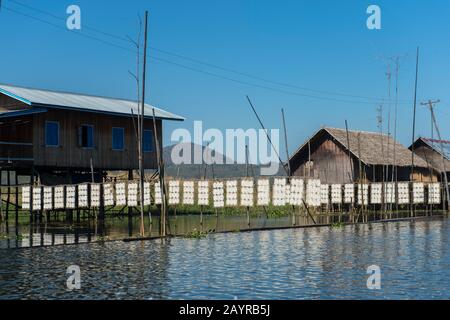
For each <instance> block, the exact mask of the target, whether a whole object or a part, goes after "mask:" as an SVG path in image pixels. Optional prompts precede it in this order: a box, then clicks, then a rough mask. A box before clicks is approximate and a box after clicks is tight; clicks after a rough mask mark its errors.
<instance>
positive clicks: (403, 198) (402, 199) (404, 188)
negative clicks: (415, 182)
mask: <svg viewBox="0 0 450 320" xmlns="http://www.w3.org/2000/svg"><path fill="white" fill-rule="evenodd" d="M397 192H398V204H409V203H410V201H409V183H408V182H400V183H398V184H397Z"/></svg>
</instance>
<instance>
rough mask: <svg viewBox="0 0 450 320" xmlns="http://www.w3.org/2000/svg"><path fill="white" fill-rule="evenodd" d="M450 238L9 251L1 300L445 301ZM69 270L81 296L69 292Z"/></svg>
mask: <svg viewBox="0 0 450 320" xmlns="http://www.w3.org/2000/svg"><path fill="white" fill-rule="evenodd" d="M449 233H450V220H448V219H433V220H421V221H415V222H414V221H407V222H405V221H404V222H390V223H373V224H369V225H356V226H347V227H344V228H340V229H332V228H328V227H325V228H308V229H289V230H272V231H258V232H248V233H231V234H213V235H210V236H208V237H207V238H203V239H186V238H172V239H169V240H166V241H161V240H156V241H149V242H134V243H125V242H121V241H116V242H107V243H104V244H101V243H88V244H79V245H76V246H53V247H41V248H33V249H20V250H2V251H0V253H1V256H0V298H1V299H12V298H25V299H37V298H45V299H107V298H112V299H136V298H137V299H203V298H204V299H235V298H237V299H345V298H351V299H381V298H389V299H393V298H398V299H411V298H414V299H428V298H433V299H448V298H450V250H449V249H450V243H449ZM72 264H76V265H79V266H80V268H81V281H82V288H81V290H80V291H73V292H69V291H68V290H67V289H66V287H65V284H66V268H67V267H68V266H69V265H72ZM373 264H375V265H378V266H380V268H381V281H382V282H381V290H379V291H372V290H368V289H367V287H366V281H367V277H368V275H367V274H366V268H367V267H368V266H369V265H373Z"/></svg>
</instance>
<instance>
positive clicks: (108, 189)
mask: <svg viewBox="0 0 450 320" xmlns="http://www.w3.org/2000/svg"><path fill="white" fill-rule="evenodd" d="M103 201H104V203H105V206H106V207H110V206H114V187H113V185H112V184H111V183H105V184H104V185H103Z"/></svg>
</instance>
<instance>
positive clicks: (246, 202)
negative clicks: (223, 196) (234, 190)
mask: <svg viewBox="0 0 450 320" xmlns="http://www.w3.org/2000/svg"><path fill="white" fill-rule="evenodd" d="M254 184H255V182H254V181H253V179H243V180H241V206H243V207H253V205H254V199H253V198H254Z"/></svg>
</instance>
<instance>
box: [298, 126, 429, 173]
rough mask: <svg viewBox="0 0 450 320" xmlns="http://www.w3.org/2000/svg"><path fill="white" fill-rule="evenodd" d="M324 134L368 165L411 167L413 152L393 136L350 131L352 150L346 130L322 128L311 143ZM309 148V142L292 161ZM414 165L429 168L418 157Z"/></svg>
mask: <svg viewBox="0 0 450 320" xmlns="http://www.w3.org/2000/svg"><path fill="white" fill-rule="evenodd" d="M323 134H328V135H330V136H331V137H332V138H333V139H334V141H335V142H337V143H338V144H339V145H341V146H342V147H343V148H344V149H345V150H347V151H348V150H349V149H350V153H351V154H352V155H353V156H354V157H355V158H357V159H359V158H360V159H361V161H362V162H363V163H364V164H366V165H394V166H397V167H409V166H411V158H412V152H411V151H410V150H409V149H408V148H406V147H405V146H403V145H402V144H400V143H398V142H397V141H395V140H394V139H393V138H392V137H391V136H388V135H385V134H381V133H376V132H365V131H349V132H348V136H349V140H350V148H348V142H347V131H346V130H345V129H338V128H322V129H320V130H319V131H318V132H317V133H316V134H315V135H314V136H313V137H312V138H311V142H312V141H314V140H315V139H317V138H319V137H320V136H322V135H323ZM307 146H308V141H307V142H306V143H305V144H304V145H303V146H301V147H300V148H299V149H298V150H297V152H296V153H295V154H294V155H293V156H292V157H291V159H292V158H294V157H295V156H296V154H298V153H300V152H302V151H303V150H304V149H305V148H307ZM394 150H395V160H394ZM414 164H415V166H417V167H422V168H427V167H428V165H427V163H426V162H425V161H424V160H423V159H422V158H420V157H418V156H416V157H415V158H414Z"/></svg>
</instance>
